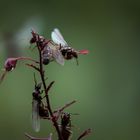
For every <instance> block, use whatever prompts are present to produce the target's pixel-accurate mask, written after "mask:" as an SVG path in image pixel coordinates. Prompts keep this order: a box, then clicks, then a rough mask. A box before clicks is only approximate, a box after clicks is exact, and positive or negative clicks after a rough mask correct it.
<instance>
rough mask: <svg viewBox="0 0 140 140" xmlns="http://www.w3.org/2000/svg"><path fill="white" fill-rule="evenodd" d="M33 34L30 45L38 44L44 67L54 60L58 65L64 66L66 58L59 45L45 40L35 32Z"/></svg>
mask: <svg viewBox="0 0 140 140" xmlns="http://www.w3.org/2000/svg"><path fill="white" fill-rule="evenodd" d="M31 34H32V38H31V40H30V43H31V44H34V43H36V46H37V47H39V48H40V50H41V52H42V61H43V64H44V65H47V64H49V63H50V62H51V61H54V60H55V61H56V62H57V63H59V64H61V65H64V58H63V56H62V54H61V52H60V50H59V48H60V46H59V45H57V44H55V43H54V42H53V41H51V40H47V39H45V38H44V37H43V36H40V35H39V34H37V33H36V32H35V31H33V30H32V32H31Z"/></svg>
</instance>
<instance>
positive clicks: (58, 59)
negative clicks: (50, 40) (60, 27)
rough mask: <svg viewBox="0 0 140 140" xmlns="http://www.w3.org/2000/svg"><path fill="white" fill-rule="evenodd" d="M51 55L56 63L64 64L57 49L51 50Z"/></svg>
mask: <svg viewBox="0 0 140 140" xmlns="http://www.w3.org/2000/svg"><path fill="white" fill-rule="evenodd" d="M52 53H53V57H54V59H55V60H56V62H57V63H59V64H61V65H64V58H63V56H62V54H61V52H60V51H59V50H52Z"/></svg>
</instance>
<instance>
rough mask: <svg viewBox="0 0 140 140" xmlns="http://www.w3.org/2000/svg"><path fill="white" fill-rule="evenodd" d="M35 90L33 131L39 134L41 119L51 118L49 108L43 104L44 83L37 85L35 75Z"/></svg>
mask: <svg viewBox="0 0 140 140" xmlns="http://www.w3.org/2000/svg"><path fill="white" fill-rule="evenodd" d="M34 80H35V89H34V91H33V93H32V96H33V101H32V125H33V129H34V130H35V131H36V132H38V131H39V130H40V119H47V118H49V113H48V109H47V107H46V106H45V105H44V103H43V102H42V97H41V94H42V91H41V85H42V83H39V84H37V82H36V79H35V75H34Z"/></svg>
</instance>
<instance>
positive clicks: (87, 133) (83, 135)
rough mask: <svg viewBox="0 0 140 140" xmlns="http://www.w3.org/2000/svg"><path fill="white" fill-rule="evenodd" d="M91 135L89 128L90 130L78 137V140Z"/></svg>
mask: <svg viewBox="0 0 140 140" xmlns="http://www.w3.org/2000/svg"><path fill="white" fill-rule="evenodd" d="M90 133H91V129H90V128H89V129H87V130H85V131H84V132H83V133H82V134H81V135H80V136H79V137H78V139H77V140H80V139H82V138H83V137H85V136H87V135H89V134H90Z"/></svg>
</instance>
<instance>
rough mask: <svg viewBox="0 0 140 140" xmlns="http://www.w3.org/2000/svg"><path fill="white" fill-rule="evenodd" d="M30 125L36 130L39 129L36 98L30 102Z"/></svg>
mask: <svg viewBox="0 0 140 140" xmlns="http://www.w3.org/2000/svg"><path fill="white" fill-rule="evenodd" d="M32 126H33V129H34V130H35V131H36V132H38V131H39V130H40V116H39V104H38V101H36V100H33V103H32Z"/></svg>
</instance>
